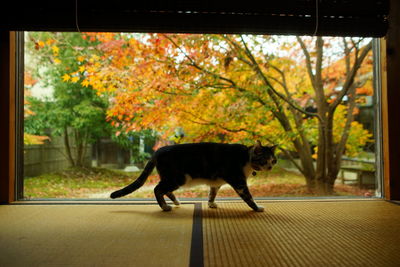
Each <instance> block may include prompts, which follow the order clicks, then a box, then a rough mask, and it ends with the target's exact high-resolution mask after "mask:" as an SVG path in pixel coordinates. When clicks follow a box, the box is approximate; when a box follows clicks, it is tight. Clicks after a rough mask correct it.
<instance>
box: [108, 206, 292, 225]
mask: <svg viewBox="0 0 400 267" xmlns="http://www.w3.org/2000/svg"><path fill="white" fill-rule="evenodd" d="M187 211H188V210H185V211H184V210H183V208H182V207H179V206H178V207H176V206H173V209H172V211H169V212H165V211H162V210H161V209H159V210H154V209H145V208H142V209H132V210H113V211H110V213H113V214H116V215H117V214H118V215H140V216H146V217H152V218H154V219H157V220H158V219H161V220H162V219H170V218H173V219H174V220H179V219H193V218H194V217H193V213H192V212H187ZM198 216H199V217H200V218H202V219H209V220H218V219H240V220H254V219H257V218H265V219H267V220H273V221H277V222H279V221H287V220H290V218H287V216H285V215H284V214H276V213H271V212H269V211H268V209H266V210H265V211H264V212H254V211H252V210H249V209H246V208H243V210H239V209H237V208H230V207H218V208H217V209H211V208H208V207H203V209H202V212H201V215H198ZM292 219H293V218H292Z"/></svg>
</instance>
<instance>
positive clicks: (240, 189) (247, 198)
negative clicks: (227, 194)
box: [232, 184, 264, 212]
mask: <svg viewBox="0 0 400 267" xmlns="http://www.w3.org/2000/svg"><path fill="white" fill-rule="evenodd" d="M232 187H233V189H235V191H236V193H238V195H239V196H240V197H241V198H242V199H243V200H244V202H246V203H247V205H249V207H250V208H252V209H253V210H254V211H258V212H263V211H264V207H262V206H258V205H257V203H255V202H254V199H253V197H252V195H251V194H250V191H249V188H248V187H247V185H243V184H241V185H233V186H232Z"/></svg>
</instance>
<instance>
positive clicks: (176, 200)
mask: <svg viewBox="0 0 400 267" xmlns="http://www.w3.org/2000/svg"><path fill="white" fill-rule="evenodd" d="M166 195H167V197H169V199H171V200H172V202H174V204H175V205H176V206H179V205H180V204H181V203H180V202H179V200H178V199H177V198H176V196H175V195H174V193H172V192H167V193H166Z"/></svg>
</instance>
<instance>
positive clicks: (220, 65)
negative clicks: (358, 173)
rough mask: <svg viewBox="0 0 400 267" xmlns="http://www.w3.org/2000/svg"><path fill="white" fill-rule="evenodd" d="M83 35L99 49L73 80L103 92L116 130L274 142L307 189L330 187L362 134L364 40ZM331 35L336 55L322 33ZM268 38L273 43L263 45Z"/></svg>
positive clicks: (330, 190)
mask: <svg viewBox="0 0 400 267" xmlns="http://www.w3.org/2000/svg"><path fill="white" fill-rule="evenodd" d="M84 36H85V38H87V39H89V40H91V41H92V42H98V43H99V44H98V46H97V49H98V50H99V51H101V54H100V55H99V57H98V58H97V60H95V61H93V62H86V64H85V65H84V68H85V75H84V77H83V78H82V79H83V80H82V81H81V85H82V86H85V87H86V86H91V87H92V88H93V89H95V90H96V92H97V94H99V95H103V96H107V97H109V98H110V101H111V105H110V108H109V109H108V110H107V120H108V121H110V123H111V124H112V126H114V127H115V128H117V129H118V131H117V135H118V134H120V133H121V132H126V133H128V132H132V131H140V130H143V129H154V130H156V131H157V132H159V133H160V134H161V137H162V138H164V139H168V138H171V136H173V137H174V138H175V142H198V141H218V142H241V143H244V144H249V145H250V144H252V143H254V140H256V139H259V140H261V141H262V142H263V143H270V144H278V145H279V148H280V149H281V151H282V153H283V155H284V156H285V157H287V158H288V159H290V160H291V161H292V162H293V163H294V164H295V166H296V167H297V168H298V169H299V170H300V172H301V173H302V174H303V175H304V177H305V179H306V181H307V186H308V189H309V190H310V191H318V192H319V193H323V194H331V193H333V187H334V181H335V179H336V177H337V174H338V172H339V170H340V163H341V158H342V156H343V155H344V154H345V153H347V154H348V155H355V154H356V153H358V152H359V151H360V150H361V148H362V146H363V145H364V144H365V143H366V142H367V141H368V140H369V139H370V137H371V134H370V133H368V131H366V130H364V129H363V127H362V125H360V124H359V123H357V122H356V121H354V114H355V113H356V112H357V110H356V101H359V100H360V97H359V96H358V95H357V91H360V90H361V91H362V90H363V91H366V90H367V91H368V90H369V89H368V86H370V84H369V85H368V80H370V76H369V75H368V73H370V72H371V65H370V64H369V66H368V64H363V62H364V61H365V60H366V59H368V60H369V61H370V60H371V53H370V51H371V42H370V41H369V40H364V39H362V38H342V39H334V38H322V37H314V38H311V37H310V38H306V37H303V38H301V37H297V42H296V41H293V40H289V41H282V39H280V38H279V37H274V36H248V35H197V34H146V35H143V34H121V33H85V34H84ZM339 41H341V43H342V48H343V49H342V52H341V56H339V57H338V56H337V51H336V50H337V49H336V50H335V49H333V48H332V43H334V42H336V43H337V42H339ZM268 44H270V45H268ZM271 45H275V46H278V47H280V48H281V49H282V51H283V52H282V53H275V52H276V50H275V52H269V50H273V49H271ZM335 51H336V52H335ZM335 53H336V54H335ZM366 62H367V61H366ZM74 71H75V70H71V72H72V73H73V72H74ZM360 88H361V89H360ZM363 88H364V89H363ZM369 91H370V90H369ZM345 97H346V98H345ZM177 132H180V133H179V134H177ZM350 137H352V138H350ZM295 158H298V159H299V161H296V160H295ZM314 162H316V165H314Z"/></svg>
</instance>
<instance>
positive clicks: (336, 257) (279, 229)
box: [202, 200, 400, 267]
mask: <svg viewBox="0 0 400 267" xmlns="http://www.w3.org/2000/svg"><path fill="white" fill-rule="evenodd" d="M261 204H262V205H263V206H264V207H265V212H263V213H256V212H253V211H251V210H250V209H249V208H248V207H247V205H246V204H244V203H241V202H237V203H228V202H225V203H224V202H222V203H219V207H218V209H209V208H208V207H207V205H206V204H203V214H202V216H203V235H204V265H205V266H229V267H232V266H324V267H326V266H400V234H399V230H400V206H399V205H395V204H393V203H388V202H385V201H378V200H377V201H332V202H330V201H319V202H313V201H293V202H284V201H276V202H265V203H261Z"/></svg>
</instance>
